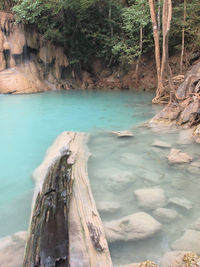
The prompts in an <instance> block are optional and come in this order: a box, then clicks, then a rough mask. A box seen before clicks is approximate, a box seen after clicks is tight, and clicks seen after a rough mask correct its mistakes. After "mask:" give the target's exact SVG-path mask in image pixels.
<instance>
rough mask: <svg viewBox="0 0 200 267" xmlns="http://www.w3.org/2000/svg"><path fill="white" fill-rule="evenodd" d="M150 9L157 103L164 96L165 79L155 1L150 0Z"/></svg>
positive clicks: (154, 101)
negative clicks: (162, 71) (162, 68)
mask: <svg viewBox="0 0 200 267" xmlns="http://www.w3.org/2000/svg"><path fill="white" fill-rule="evenodd" d="M149 7H150V13H151V21H152V26H153V37H154V44H155V59H156V70H157V90H156V97H155V98H154V99H153V103H157V102H159V99H160V98H161V97H162V95H163V79H162V77H161V64H160V61H161V60H160V43H159V32H158V24H157V20H156V11H155V1H154V0H149Z"/></svg>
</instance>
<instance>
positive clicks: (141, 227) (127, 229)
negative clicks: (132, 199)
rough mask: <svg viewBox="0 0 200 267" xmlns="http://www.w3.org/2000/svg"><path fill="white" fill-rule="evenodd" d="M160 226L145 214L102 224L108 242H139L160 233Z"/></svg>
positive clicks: (137, 214)
mask: <svg viewBox="0 0 200 267" xmlns="http://www.w3.org/2000/svg"><path fill="white" fill-rule="evenodd" d="M161 228H162V225H161V224H160V223H159V222H158V221H156V220H155V219H154V218H153V217H152V216H150V215H149V214H147V213H145V212H138V213H134V214H132V215H129V216H126V217H123V218H121V219H119V220H114V221H110V222H105V223H104V229H105V233H106V237H107V240H108V242H110V243H111V242H116V241H128V240H141V239H145V238H148V237H151V236H153V235H154V234H155V233H156V232H158V231H160V230H161Z"/></svg>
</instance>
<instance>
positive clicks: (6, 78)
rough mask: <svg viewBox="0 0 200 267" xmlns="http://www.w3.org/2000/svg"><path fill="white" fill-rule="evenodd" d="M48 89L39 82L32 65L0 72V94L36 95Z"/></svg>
mask: <svg viewBox="0 0 200 267" xmlns="http://www.w3.org/2000/svg"><path fill="white" fill-rule="evenodd" d="M48 89H49V88H48V87H47V85H46V84H45V83H44V82H42V81H41V79H40V76H39V73H38V70H37V68H36V66H35V65H34V63H26V64H24V65H22V66H20V67H15V68H11V69H6V70H4V71H2V72H0V93H1V94H21V93H23V94H24V93H37V92H42V91H47V90H48Z"/></svg>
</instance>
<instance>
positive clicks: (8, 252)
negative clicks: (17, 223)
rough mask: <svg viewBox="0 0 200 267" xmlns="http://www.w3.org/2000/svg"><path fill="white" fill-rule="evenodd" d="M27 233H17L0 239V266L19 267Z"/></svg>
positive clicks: (21, 262)
mask: <svg viewBox="0 0 200 267" xmlns="http://www.w3.org/2000/svg"><path fill="white" fill-rule="evenodd" d="M26 238H27V232H18V233H16V234H14V235H12V236H8V237H4V238H1V239H0V266H2V267H3V266H5V267H21V266H22V264H23V257H24V249H25V243H26Z"/></svg>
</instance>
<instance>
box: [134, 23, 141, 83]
mask: <svg viewBox="0 0 200 267" xmlns="http://www.w3.org/2000/svg"><path fill="white" fill-rule="evenodd" d="M142 42H143V28H142V26H141V27H140V55H139V56H138V59H137V62H136V68H135V83H136V85H137V84H138V80H139V64H140V59H141V54H142Z"/></svg>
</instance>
